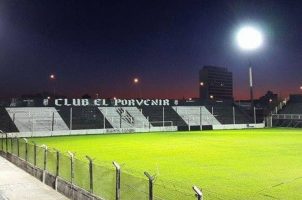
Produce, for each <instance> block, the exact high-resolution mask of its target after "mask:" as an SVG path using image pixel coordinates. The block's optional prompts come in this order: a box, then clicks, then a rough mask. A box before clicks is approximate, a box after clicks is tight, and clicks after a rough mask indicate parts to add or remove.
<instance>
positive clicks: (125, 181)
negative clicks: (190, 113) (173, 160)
mask: <svg viewBox="0 0 302 200" xmlns="http://www.w3.org/2000/svg"><path fill="white" fill-rule="evenodd" d="M0 140H1V142H0V144H1V148H0V151H1V152H2V153H4V154H6V155H7V154H12V155H14V156H17V157H19V158H20V159H22V160H24V161H25V162H27V163H28V164H30V165H32V166H35V167H37V168H39V169H41V170H43V172H44V173H43V182H45V173H46V172H47V173H49V174H52V175H53V176H55V177H60V178H62V179H63V180H65V181H67V182H69V183H71V185H75V186H78V187H80V188H82V189H83V190H85V191H87V192H90V193H91V194H93V195H95V196H98V197H100V198H101V199H105V200H120V199H122V200H133V199H140V200H144V199H146V200H163V199H167V200H169V199H171V200H172V199H173V200H175V199H180V200H193V199H198V200H202V198H203V195H202V192H201V190H200V189H198V188H197V187H196V186H193V190H194V191H195V195H194V193H193V192H192V193H190V192H188V190H186V191H187V192H184V191H185V190H184V189H183V188H180V190H177V189H175V187H173V186H171V185H169V183H167V184H162V182H161V184H159V183H156V179H155V176H154V175H151V174H150V173H148V172H144V173H143V174H144V175H143V174H142V176H141V177H139V176H135V175H133V174H130V173H127V172H124V171H123V170H122V167H121V166H120V165H119V164H118V163H117V162H113V163H112V164H113V165H111V167H110V166H102V165H98V164H95V163H94V159H92V158H91V157H89V156H85V158H83V159H78V157H77V156H76V154H75V153H73V152H68V153H63V152H60V151H59V150H57V149H53V148H50V147H48V146H46V145H38V144H36V143H35V142H30V141H28V140H27V139H26V138H12V137H8V134H7V133H4V132H3V131H0ZM54 188H55V189H56V188H57V185H55V187H54Z"/></svg>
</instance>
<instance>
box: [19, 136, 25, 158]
mask: <svg viewBox="0 0 302 200" xmlns="http://www.w3.org/2000/svg"><path fill="white" fill-rule="evenodd" d="M19 157H20V158H22V159H23V160H25V159H26V142H25V141H24V140H23V139H19Z"/></svg>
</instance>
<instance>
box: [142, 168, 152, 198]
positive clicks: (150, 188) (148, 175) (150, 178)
mask: <svg viewBox="0 0 302 200" xmlns="http://www.w3.org/2000/svg"><path fill="white" fill-rule="evenodd" d="M144 174H145V176H147V178H148V179H149V200H153V181H154V177H152V176H151V175H150V174H149V173H148V172H144Z"/></svg>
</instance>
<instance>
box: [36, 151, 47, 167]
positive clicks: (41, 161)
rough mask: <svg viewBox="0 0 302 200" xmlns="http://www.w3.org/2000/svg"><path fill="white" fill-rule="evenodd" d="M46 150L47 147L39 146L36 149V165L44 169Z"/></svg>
mask: <svg viewBox="0 0 302 200" xmlns="http://www.w3.org/2000/svg"><path fill="white" fill-rule="evenodd" d="M44 151H45V149H44V148H42V147H39V146H37V150H36V159H37V160H36V162H37V163H36V166H37V167H39V168H40V169H44Z"/></svg>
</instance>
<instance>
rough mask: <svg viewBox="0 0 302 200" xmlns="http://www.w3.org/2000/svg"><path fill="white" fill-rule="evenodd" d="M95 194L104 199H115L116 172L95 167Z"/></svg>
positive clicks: (102, 167)
mask: <svg viewBox="0 0 302 200" xmlns="http://www.w3.org/2000/svg"><path fill="white" fill-rule="evenodd" d="M93 171H94V181H93V184H94V188H95V189H94V192H95V194H96V195H97V196H100V197H102V198H104V199H115V177H116V176H115V170H114V169H113V168H112V169H109V168H106V167H104V166H99V165H93Z"/></svg>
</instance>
